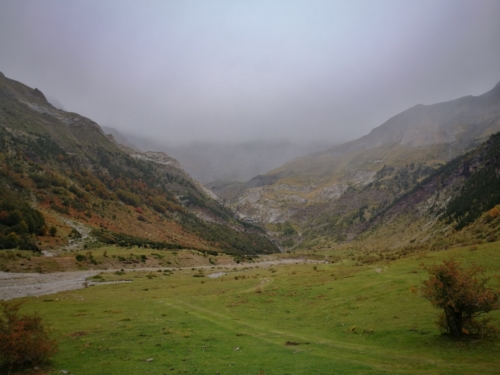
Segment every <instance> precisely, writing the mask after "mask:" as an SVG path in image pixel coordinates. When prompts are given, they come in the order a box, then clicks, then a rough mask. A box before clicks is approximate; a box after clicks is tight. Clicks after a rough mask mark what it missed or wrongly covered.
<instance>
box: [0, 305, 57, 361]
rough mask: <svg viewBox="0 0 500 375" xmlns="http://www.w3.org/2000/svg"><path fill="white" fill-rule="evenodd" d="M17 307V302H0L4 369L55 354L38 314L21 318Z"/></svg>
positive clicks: (0, 333) (54, 343)
mask: <svg viewBox="0 0 500 375" xmlns="http://www.w3.org/2000/svg"><path fill="white" fill-rule="evenodd" d="M20 307H21V302H7V301H2V302H0V360H1V361H2V362H3V364H4V365H6V366H8V367H12V366H17V365H25V364H38V363H41V362H43V361H45V360H47V359H48V358H49V357H50V356H51V355H53V354H54V353H55V352H56V351H57V343H56V341H55V340H53V339H51V338H50V336H49V332H48V330H47V328H46V326H45V324H44V323H43V321H42V318H41V317H40V315H38V314H37V313H34V314H29V315H28V314H26V315H23V314H21V313H20V312H19V309H20Z"/></svg>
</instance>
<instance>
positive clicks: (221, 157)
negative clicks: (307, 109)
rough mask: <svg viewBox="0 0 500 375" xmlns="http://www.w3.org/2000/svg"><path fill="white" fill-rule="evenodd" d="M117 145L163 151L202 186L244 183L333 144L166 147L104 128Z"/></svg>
mask: <svg viewBox="0 0 500 375" xmlns="http://www.w3.org/2000/svg"><path fill="white" fill-rule="evenodd" d="M102 128H103V130H104V132H106V133H107V134H112V135H113V136H114V138H115V139H116V141H117V142H119V143H121V144H123V145H125V146H128V147H132V148H135V149H137V150H141V151H163V152H165V153H167V154H168V155H170V156H171V157H173V158H175V159H177V160H178V161H179V162H180V164H181V165H182V168H184V170H185V171H186V172H187V173H189V175H190V176H191V177H193V178H194V179H195V180H197V181H200V182H201V183H204V184H206V183H209V182H213V181H218V180H231V181H240V182H241V181H246V180H249V179H251V178H252V177H254V176H257V175H260V174H264V173H267V172H270V171H272V170H273V169H276V168H278V167H280V166H281V165H283V164H285V163H287V162H289V161H291V160H293V159H295V158H298V157H301V156H305V155H307V154H309V153H314V152H319V151H324V150H327V149H329V148H331V147H332V146H333V144H332V143H326V142H324V143H320V142H304V143H300V142H290V141H284V140H283V141H271V140H256V141H252V142H242V143H236V142H234V143H231V142H192V143H185V144H169V143H162V142H161V141H158V140H156V141H153V140H150V139H148V136H146V135H145V136H144V137H141V136H137V135H134V134H129V133H122V132H120V131H118V130H116V129H114V128H112V127H107V126H103V127H102Z"/></svg>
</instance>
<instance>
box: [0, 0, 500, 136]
mask: <svg viewBox="0 0 500 375" xmlns="http://www.w3.org/2000/svg"><path fill="white" fill-rule="evenodd" d="M0 71H1V72H3V73H4V74H5V75H6V76H7V77H9V78H13V79H15V80H18V81H21V82H23V83H25V84H27V85H29V86H31V87H37V88H39V89H40V90H41V91H43V92H44V93H45V95H46V96H47V97H48V98H52V99H56V100H57V101H59V102H60V103H61V104H62V105H63V106H64V108H65V109H66V110H70V111H74V112H77V113H80V114H82V115H84V116H87V117H89V118H91V119H93V120H95V121H96V122H98V123H99V124H102V125H107V126H113V127H115V128H117V129H118V130H122V131H126V132H133V133H137V134H143V135H145V136H149V137H151V138H154V139H156V140H157V141H158V140H161V141H163V142H168V143H172V142H186V141H214V140H222V141H248V140H254V139H289V140H292V141H298V140H301V141H303V140H307V141H322V142H332V143H335V142H339V141H345V140H350V139H354V138H357V137H359V136H362V135H364V134H366V133H368V132H369V131H370V130H371V129H372V128H373V127H375V126H378V125H380V124H381V123H383V122H384V121H386V120H387V119H388V118H389V117H391V116H393V115H395V114H397V113H399V112H401V111H403V110H405V109H407V108H408V107H412V106H414V105H416V104H419V103H421V104H432V103H435V102H440V101H445V100H451V99H454V98H457V97H460V96H465V95H469V94H472V95H479V94H482V93H484V92H486V91H488V90H490V89H491V88H493V86H495V84H496V83H497V82H498V81H500V1H498V0H490V1H488V0H467V1H461V0H414V1H410V0H408V1H402V0H394V1H375V0H367V1H355V0H345V1H332V0H325V1H315V0H307V1H293V0H284V1H273V0H265V1H259V0H228V1H211V0H199V1H181V0H179V1H167V0H162V1H152V0H148V1H143V0H136V1H126V0H114V1H112V0H109V1H106V0H71V1H67V0H22V1H20V0H0Z"/></svg>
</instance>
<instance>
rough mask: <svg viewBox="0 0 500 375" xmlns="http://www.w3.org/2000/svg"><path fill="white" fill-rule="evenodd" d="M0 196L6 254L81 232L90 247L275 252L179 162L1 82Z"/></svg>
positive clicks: (53, 245)
mask: <svg viewBox="0 0 500 375" xmlns="http://www.w3.org/2000/svg"><path fill="white" fill-rule="evenodd" d="M0 189H1V191H2V195H1V197H2V200H1V202H0V205H1V207H0V208H1V210H0V212H1V214H0V225H1V227H0V236H1V245H0V246H3V247H7V248H9V247H12V246H13V244H14V242H15V243H16V244H17V245H18V246H21V247H25V248H33V249H35V248H36V249H39V248H42V249H43V248H56V247H57V246H66V245H68V244H69V243H70V242H74V241H72V240H74V239H75V238H79V236H80V237H81V233H80V232H81V229H80V230H79V229H78V228H79V225H84V226H85V227H86V228H90V229H91V232H92V235H91V236H90V237H89V240H88V241H87V242H88V243H86V244H82V245H85V246H98V244H99V243H102V242H107V243H110V242H112V243H118V244H122V245H123V246H128V245H130V244H139V245H141V246H151V247H163V248H195V249H210V250H213V251H224V252H228V253H234V254H256V253H269V252H274V251H277V249H276V247H275V246H274V245H273V244H272V243H271V242H270V241H268V240H267V239H266V238H265V236H264V232H263V231H262V230H261V229H260V228H258V227H255V226H252V225H249V224H246V223H242V222H240V221H238V220H237V219H235V218H233V215H232V213H231V212H230V211H229V210H228V209H226V208H225V207H224V206H222V205H221V204H220V203H219V202H218V201H217V200H215V199H213V198H212V197H210V196H209V192H207V191H205V190H204V189H203V188H202V186H201V185H199V184H198V183H197V182H195V181H193V180H192V179H191V178H190V177H189V176H188V175H187V174H186V173H185V172H184V171H183V170H182V169H181V168H180V166H179V165H178V163H177V162H176V161H175V160H174V159H172V158H169V157H168V156H167V155H165V154H162V153H145V154H143V153H137V152H135V151H133V150H127V149H126V148H124V147H122V146H120V145H118V144H117V143H116V142H114V141H113V140H112V139H110V138H108V137H106V136H105V134H104V133H103V132H102V130H101V129H100V127H99V126H98V125H97V124H96V123H94V122H93V121H91V120H89V119H87V118H85V117H82V116H80V115H78V114H75V113H68V112H64V111H61V110H58V109H56V108H54V107H53V106H51V105H50V104H49V103H48V102H47V101H46V99H45V97H44V95H43V94H42V92H41V91H40V90H38V89H31V88H29V87H27V86H25V85H23V84H21V83H19V82H16V81H13V80H10V79H7V78H5V77H4V76H3V75H0ZM51 227H54V228H55V229H53V232H54V231H55V233H52V236H51V235H50V233H49V232H48V230H50V228H51ZM45 228H48V229H47V230H46V229H45ZM47 234H48V235H47ZM9 241H10V242H9ZM13 241H14V242H13Z"/></svg>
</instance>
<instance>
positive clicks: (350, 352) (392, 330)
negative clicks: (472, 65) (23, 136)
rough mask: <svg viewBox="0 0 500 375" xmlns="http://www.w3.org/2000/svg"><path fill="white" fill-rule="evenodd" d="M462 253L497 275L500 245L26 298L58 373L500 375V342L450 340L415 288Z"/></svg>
mask: <svg viewBox="0 0 500 375" xmlns="http://www.w3.org/2000/svg"><path fill="white" fill-rule="evenodd" d="M450 256H453V257H455V258H457V259H460V260H463V261H464V263H465V264H469V263H470V262H472V261H474V262H476V263H477V264H481V265H484V266H485V267H486V268H487V269H488V270H489V273H490V274H491V275H493V274H494V273H495V272H496V271H498V270H499V268H500V242H496V243H488V244H483V245H479V246H477V250H475V251H471V250H470V248H460V249H453V250H448V251H442V252H428V253H418V254H415V255H413V256H409V257H405V258H402V259H400V260H397V261H392V262H390V263H388V262H387V261H383V262H379V263H375V264H373V265H370V266H354V265H352V264H350V262H348V261H345V262H344V263H334V264H319V265H317V266H314V265H312V264H293V265H281V266H274V267H271V268H263V267H259V268H257V267H255V266H254V267H253V268H249V269H245V270H238V271H235V270H232V269H230V270H229V274H228V275H226V276H223V277H220V278H215V279H211V278H208V277H193V276H194V275H197V274H198V273H199V272H198V271H197V270H183V271H175V272H173V273H170V272H169V273H164V272H151V273H149V272H139V271H135V272H134V271H127V272H126V273H125V274H123V275H115V274H112V273H110V274H103V275H102V280H120V279H122V280H133V281H132V282H128V283H116V284H107V285H99V286H94V287H89V288H87V289H82V290H78V291H68V292H62V293H58V294H55V295H50V296H42V297H39V298H26V299H25V301H26V304H25V306H24V311H38V312H40V313H41V315H42V316H43V317H44V318H45V320H46V321H47V322H48V323H49V325H51V326H52V327H53V329H54V336H55V337H56V338H57V339H58V341H59V346H60V350H59V353H58V354H57V355H56V356H55V357H54V358H53V362H52V365H51V370H49V371H48V373H51V374H58V373H59V371H60V370H62V369H64V370H68V371H69V373H71V374H75V375H77V374H183V373H184V374H218V373H219V374H235V375H236V374H238V375H241V374H252V375H256V374H266V375H270V374H454V375H458V374H498V373H499V372H500V339H483V340H472V339H471V340H465V341H461V342H456V341H453V340H451V339H450V338H448V337H446V336H442V335H440V333H439V331H438V330H437V328H436V326H435V324H434V321H435V320H436V318H437V315H438V311H437V310H435V309H433V308H432V306H431V305H430V303H429V302H428V301H427V300H425V299H423V298H421V297H420V296H419V295H418V293H413V292H412V291H411V289H412V287H415V286H417V287H420V284H421V282H422V281H423V280H424V279H426V278H427V273H426V271H425V270H424V269H423V265H424V264H432V263H433V262H439V261H440V260H442V259H445V258H447V257H450ZM216 271H218V270H216ZM216 271H213V272H216ZM204 272H205V275H207V274H208V273H209V270H205V271H204ZM490 315H491V316H492V317H494V318H499V317H500V314H499V313H498V312H495V313H493V314H490ZM150 358H153V360H152V361H151V362H147V359H150Z"/></svg>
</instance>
